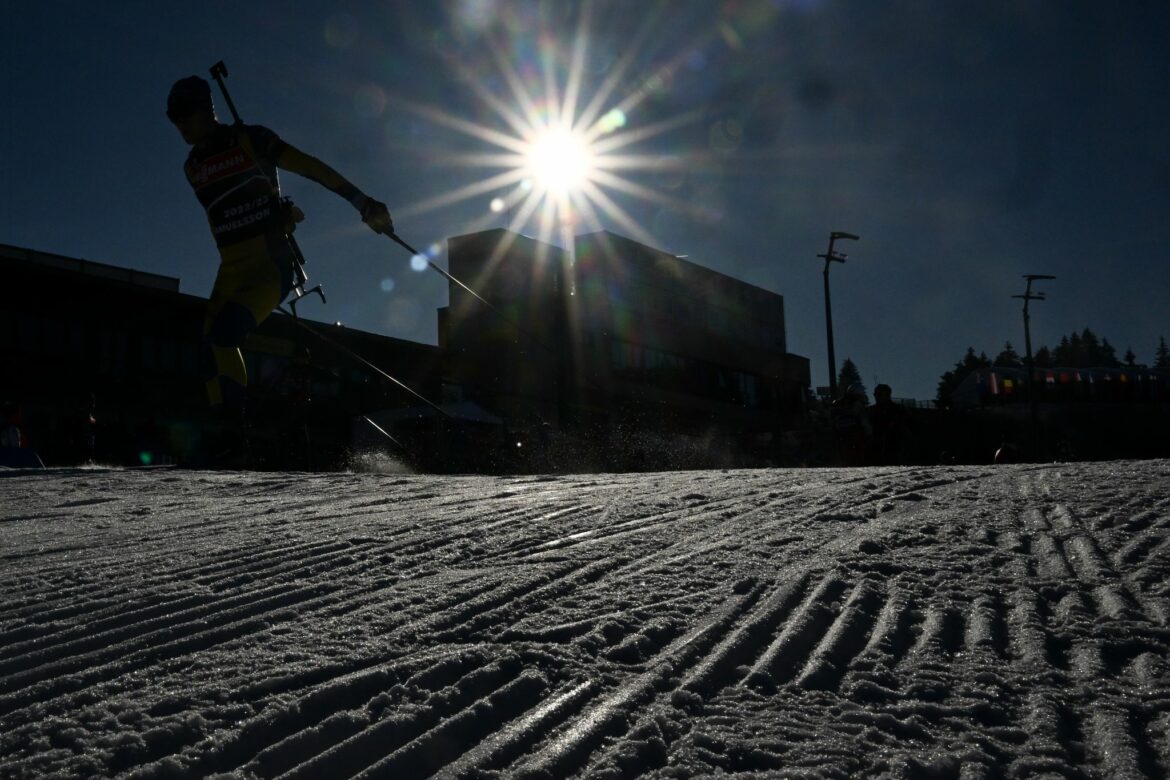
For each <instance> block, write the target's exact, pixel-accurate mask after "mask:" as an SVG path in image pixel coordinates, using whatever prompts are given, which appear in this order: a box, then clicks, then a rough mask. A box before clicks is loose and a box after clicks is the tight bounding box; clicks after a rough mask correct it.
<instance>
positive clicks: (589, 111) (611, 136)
mask: <svg viewBox="0 0 1170 780" xmlns="http://www.w3.org/2000/svg"><path fill="white" fill-rule="evenodd" d="M590 23H591V4H590V3H584V4H582V6H581V10H580V14H579V17H578V24H577V28H576V31H575V33H574V34H573V35H572V39H571V42H569V45H565V42H564V41H561V40H559V39H558V37H557V36H556V35H555V34H553V33H552V32H550V30H548V29H543V30H540V31H539V33H537V34H536V35H535V36H533V37H532V38H531V39H529V40H524V41H520V40H516V34H514V33H506V34H503V35H504V37H499V36H497V37H492V36H490V35H485V40H487V42H488V45H489V52H490V54H491V58H492V62H493V64H494V66H495V69H496V71H497V72H496V73H492V74H490V77H489V76H488V75H486V74H485V73H484V72H483V69H475V68H473V67H471V66H469V65H468V64H467V63H466V61H464V60H462V59H456V58H455V57H454V56H452V57H450V58H448V59H447V61H446V64H447V66H448V67H449V68H450V69H451V70H452V71H453V73H454V75H455V76H456V78H457V79H458V81H459V82H460V83H462V84H464V85H466V86H467V87H468V88H469V89H470V90H471V91H472V93H473V94H474V96H475V97H476V99H477V100H479V101H480V102H481V103H482V104H483V105H484V106H486V107H487V108H488V109H490V111H491V113H492V115H493V116H494V117H495V118H496V119H497V120H498V122H497V123H496V124H495V125H494V126H493V125H489V124H486V123H484V122H473V121H470V120H468V119H465V118H463V117H461V116H458V115H456V114H454V113H452V112H451V111H449V110H447V109H445V108H441V107H438V106H435V105H430V104H420V103H412V102H409V101H402V100H395V101H394V102H395V103H396V104H397V105H398V106H399V107H400V108H404V109H406V110H408V111H410V112H411V113H413V114H415V115H416V116H419V117H421V118H423V119H425V120H427V121H428V122H432V123H434V124H436V125H439V126H442V127H445V128H448V129H451V130H455V131H457V132H459V133H461V134H464V135H465V136H469V137H471V138H474V139H476V140H478V141H479V142H481V143H482V144H483V147H484V149H485V151H481V152H470V153H469V152H452V153H442V154H439V155H438V156H437V160H436V162H438V163H441V164H445V165H449V166H456V167H462V168H466V169H470V170H474V169H479V170H483V171H486V172H487V173H486V174H485V175H484V176H483V177H482V178H477V179H474V180H472V181H468V182H466V183H464V184H462V185H460V186H458V187H456V188H454V189H452V190H450V191H448V192H443V193H440V194H438V195H435V196H432V197H430V198H427V199H425V200H421V201H419V202H416V203H413V204H407V205H406V206H405V207H401V208H399V209H397V210H396V214H397V215H399V216H403V217H405V216H411V215H415V214H421V213H424V212H429V211H433V210H436V209H440V208H444V207H449V206H452V205H454V204H457V203H461V202H464V201H468V200H471V199H474V198H480V199H482V200H483V201H484V205H485V209H484V214H483V215H482V216H481V217H479V218H477V219H474V220H473V221H472V224H470V225H467V226H466V229H467V231H468V232H473V231H476V230H482V229H485V228H487V227H489V226H491V225H493V224H498V223H499V221H500V220H501V215H505V214H506V219H507V227H508V229H509V230H510V231H512V232H514V233H520V232H525V231H532V232H534V233H535V235H536V237H537V238H539V239H540V240H541V241H544V242H546V243H551V242H553V241H556V242H558V243H560V245H561V246H562V247H566V248H570V247H572V244H573V238H574V235H575V234H576V233H578V232H589V231H593V230H601V229H605V228H606V227H607V226H610V225H612V226H614V227H616V228H618V229H620V230H622V231H623V232H625V233H626V234H628V235H630V237H632V238H634V239H636V240H638V241H642V242H644V243H650V244H654V243H656V239H655V237H654V236H653V235H652V234H651V232H650V231H649V230H648V229H647V228H645V227H644V226H643V225H642V224H641V223H640V222H639V220H638V219H637V218H636V217H635V216H634V215H633V214H631V213H630V211H628V210H627V209H626V208H625V207H623V205H622V204H621V203H620V202H619V198H623V197H624V198H634V199H637V200H642V201H646V202H649V203H653V204H656V205H658V206H663V207H667V208H671V209H675V210H678V211H680V212H685V213H690V214H696V213H701V212H702V210H701V209H700V208H699V207H696V206H695V205H694V204H692V203H689V202H687V201H684V200H682V199H679V198H676V197H673V196H671V195H669V194H667V193H664V192H661V191H658V190H657V189H655V188H654V187H652V186H650V185H648V184H646V183H645V182H641V181H636V180H635V179H634V178H631V177H632V176H635V175H636V174H637V173H638V172H655V173H661V172H663V171H666V170H671V169H675V170H682V169H684V168H694V167H696V166H697V162H696V161H695V160H693V159H692V160H682V159H680V158H678V157H663V156H661V155H658V154H650V153H642V152H640V151H639V145H640V144H643V143H644V142H646V141H649V140H651V139H654V138H656V137H659V136H662V135H664V134H666V133H669V132H671V131H673V130H676V129H678V128H680V127H682V126H684V125H686V124H688V123H691V122H694V121H695V120H697V119H698V118H700V117H699V115H698V114H697V113H694V112H692V113H689V114H685V115H679V116H675V117H670V118H668V119H666V120H658V121H655V122H651V123H647V124H644V125H642V126H637V121H636V115H637V112H638V109H639V107H640V106H641V104H642V103H643V102H644V101H645V100H646V98H647V96H648V95H650V94H652V93H653V92H654V91H655V89H658V88H660V87H661V85H662V84H664V83H667V82H668V81H669V80H670V78H671V76H672V75H673V73H674V71H675V70H677V69H678V68H679V67H680V66H681V65H682V63H683V60H684V57H683V55H681V54H680V55H678V56H677V57H676V58H675V59H674V60H671V61H668V62H666V63H664V64H661V65H660V66H658V67H656V68H654V69H653V70H651V71H650V72H648V73H639V72H635V62H636V61H637V57H636V55H637V53H638V47H639V46H641V45H642V44H643V43H644V42H645V41H646V40H647V39H648V38H649V37H650V36H651V35H652V33H653V30H654V29H655V19H654V16H653V15H652V14H651V15H648V16H647V18H646V19H644V20H643V23H642V26H641V29H640V31H639V32H638V33H637V34H636V35H635V36H634V39H633V45H631V46H630V47H628V48H627V50H626V52H625V54H624V55H623V56H622V57H621V58H620V59H618V60H617V61H616V63H614V64H613V65H612V66H611V67H610V68H609V69H608V72H607V74H606V76H605V78H604V79H603V80H602V81H601V83H600V84H598V85H591V84H588V83H587V73H586V67H585V63H586V60H587V57H588V53H589V45H590V44H589V42H590V40H591V35H590V29H589V27H590ZM501 29H508V30H511V29H522V26H521V25H501ZM533 42H535V45H533ZM533 50H535V51H536V54H530V55H528V56H527V59H522V60H518V59H517V58H516V56H515V52H522V51H533ZM683 50H684V51H685V50H686V47H683ZM623 85H627V86H629V87H630V88H629V90H628V92H625V93H624V94H621V93H620V92H619V88H620V87H622V86H623Z"/></svg>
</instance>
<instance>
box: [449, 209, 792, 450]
mask: <svg viewBox="0 0 1170 780" xmlns="http://www.w3.org/2000/svg"><path fill="white" fill-rule="evenodd" d="M448 254H449V261H450V267H451V272H452V274H453V275H454V276H455V277H457V278H458V279H460V280H464V281H466V282H467V283H468V286H470V287H472V288H473V289H474V290H476V291H477V292H479V293H480V295H482V296H483V297H484V298H486V299H487V302H488V304H490V306H488V305H485V304H483V303H482V302H481V301H478V300H476V298H475V296H473V295H471V294H470V293H468V292H466V291H464V290H460V289H459V287H458V285H456V284H454V283H452V284H451V286H450V289H451V305H450V307H448V309H446V310H444V311H442V312H440V322H441V328H440V332H441V336H440V344H441V346H442V348H443V351H444V354H445V356H446V359H447V361H448V362H447V369H448V370H447V375H448V379H449V381H450V382H452V383H453V384H455V385H456V386H458V387H459V388H460V391H461V393H462V394H463V395H464V396H466V397H471V398H474V399H475V400H476V401H477V402H478V403H480V404H481V405H482V406H484V407H485V408H487V409H489V410H491V411H493V412H496V413H497V414H501V415H502V416H505V417H507V418H510V419H513V420H520V421H522V422H526V423H528V424H536V425H539V426H541V427H542V429H547V428H548V427H552V428H553V429H555V430H556V431H558V432H564V433H571V434H576V435H578V436H580V437H586V438H589V439H591V440H592V441H593V443H594V444H595V445H597V446H600V447H601V448H603V449H604V450H605V451H606V452H608V453H616V452H621V451H623V450H631V453H630V458H628V459H625V460H629V459H632V460H633V461H637V460H639V459H642V460H645V459H647V458H650V459H653V457H654V456H653V455H652V454H649V453H648V452H647V451H648V450H653V449H656V448H657V449H663V448H666V449H669V448H671V447H674V448H682V449H686V448H688V447H689V448H691V449H694V450H705V451H707V452H711V453H714V452H728V453H733V454H735V455H746V454H749V453H752V454H755V455H756V456H760V457H763V458H765V459H766V458H767V456H768V455H769V453H770V452H771V451H772V450H774V448H775V446H776V443H777V442H778V439H779V437H780V436H781V435H782V434H783V433H784V432H785V431H786V430H791V429H792V428H795V427H797V425H798V421H799V419H800V418H801V416H802V415H803V413H804V399H805V397H806V393H807V388H808V385H809V368H808V360H807V359H806V358H803V357H800V356H796V355H791V354H789V353H788V352H787V350H786V346H787V343H786V338H785V324H784V300H783V297H782V296H780V295H778V294H776V293H772V292H769V291H767V290H763V289H761V288H759V287H755V286H753V285H750V284H746V283H744V282H741V281H739V280H737V279H734V278H732V277H729V276H726V275H724V274H720V273H717V272H715V271H712V270H710V269H708V268H704V267H703V266H700V265H698V264H696V263H692V262H690V261H688V260H686V259H684V258H680V257H676V256H674V255H671V254H669V253H666V252H662V251H660V250H657V249H654V248H652V247H648V246H645V245H643V244H640V243H638V242H635V241H632V240H630V239H628V238H624V237H622V236H618V235H615V234H613V233H608V232H601V233H593V234H588V235H583V236H579V237H578V238H577V239H576V241H575V244H574V252H573V254H572V255H569V254H568V253H566V252H564V251H562V250H560V249H558V248H556V247H552V246H550V245H547V244H542V243H541V242H538V241H535V240H534V239H531V238H527V237H524V236H518V235H516V234H514V233H510V232H508V231H504V230H492V231H486V232H482V233H477V234H473V235H469V236H459V237H456V238H452V239H450V244H449V253H448ZM631 442H633V444H631ZM634 450H637V451H636V452H635V451H634ZM733 459H735V458H734V457H733ZM625 460H622V459H620V458H619V461H620V465H630V463H627V462H625ZM700 460H701V459H700ZM665 465H670V464H669V463H667V464H665Z"/></svg>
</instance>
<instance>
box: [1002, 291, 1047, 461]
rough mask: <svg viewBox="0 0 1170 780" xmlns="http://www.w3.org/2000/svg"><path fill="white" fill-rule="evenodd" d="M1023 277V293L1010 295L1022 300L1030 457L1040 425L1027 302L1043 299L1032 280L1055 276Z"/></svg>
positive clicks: (1036, 440)
mask: <svg viewBox="0 0 1170 780" xmlns="http://www.w3.org/2000/svg"><path fill="white" fill-rule="evenodd" d="M1024 278H1025V279H1027V280H1028V286H1027V287H1026V288H1025V289H1024V294H1023V295H1013V296H1012V297H1013V298H1020V299H1022V300H1023V301H1024V365H1025V366H1027V369H1028V382H1027V384H1026V385H1025V386H1026V387H1027V388H1028V414H1029V418H1030V419H1031V421H1032V457H1033V458H1035V457H1036V455H1037V454H1038V452H1039V439H1040V437H1039V430H1040V425H1039V421H1038V420H1037V416H1036V389H1035V388H1034V387H1033V384H1035V379H1036V376H1035V374H1036V370H1035V366H1034V365H1033V363H1032V328H1031V318H1030V317H1029V315H1028V304H1029V303H1031V302H1032V301H1042V300H1044V299H1045V296H1044V293H1042V292H1038V293H1034V292H1032V282H1035V281H1038V280H1040V279H1055V278H1056V277H1055V276H1048V275H1046V274H1024Z"/></svg>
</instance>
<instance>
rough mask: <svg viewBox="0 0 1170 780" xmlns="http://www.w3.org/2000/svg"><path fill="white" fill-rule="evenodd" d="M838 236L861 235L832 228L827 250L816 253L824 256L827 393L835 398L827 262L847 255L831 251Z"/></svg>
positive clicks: (834, 369) (835, 364)
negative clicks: (827, 355) (821, 253)
mask: <svg viewBox="0 0 1170 780" xmlns="http://www.w3.org/2000/svg"><path fill="white" fill-rule="evenodd" d="M839 238H847V239H849V240H850V241H858V240H860V238H861V237H860V236H855V235H853V234H852V233H843V232H841V231H839V230H834V231H833V232H832V233H830V234H829V249H828V251H827V252H825V253H824V254H823V255H817V257H823V258H825V332H826V333H827V334H828V338H829V393H830V394H831V395H832V397H833V398H834V399H836V398H837V355H836V353H835V352H834V350H833V305H832V303H831V302H830V298H829V264H830V263H844V262H845V258H846V257H848V256H849V255H847V254H845V253H844V252H834V251H833V244H834V243H836V241H837V239H839Z"/></svg>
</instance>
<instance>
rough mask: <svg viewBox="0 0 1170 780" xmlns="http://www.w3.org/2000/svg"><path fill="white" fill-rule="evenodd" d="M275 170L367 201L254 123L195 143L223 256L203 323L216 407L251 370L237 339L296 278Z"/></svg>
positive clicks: (194, 176) (236, 392) (235, 401)
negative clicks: (300, 176) (292, 174)
mask: <svg viewBox="0 0 1170 780" xmlns="http://www.w3.org/2000/svg"><path fill="white" fill-rule="evenodd" d="M277 168H283V169H284V170H288V171H292V172H293V173H297V174H300V175H302V176H305V177H307V178H309V179H312V180H313V181H316V182H318V183H319V184H321V185H322V186H324V187H327V188H328V189H330V190H332V191H333V192H336V193H337V194H338V195H341V196H342V197H344V198H345V199H346V200H348V201H349V202H350V203H351V204H353V205H354V207H355V208H357V209H358V210H359V211H361V210H363V208H364V206H365V204H366V203H368V202H369V199H368V198H367V197H366V196H365V195H364V194H362V192H361V191H360V190H358V189H357V187H355V186H354V185H352V184H350V183H349V182H348V181H347V180H346V179H345V178H344V177H343V176H341V175H340V174H339V173H337V172H336V171H334V170H333V169H332V168H330V167H329V166H328V165H325V163H323V162H321V161H320V160H318V159H317V158H315V157H312V156H311V155H308V154H305V153H304V152H302V151H300V150H298V149H297V148H296V147H294V146H291V145H289V144H287V143H285V142H284V141H282V140H281V139H280V138H279V137H278V136H277V135H276V133H274V132H272V131H271V130H269V129H267V128H265V127H261V126H259V125H244V124H237V125H223V124H221V125H219V126H218V127H217V128H216V130H215V132H214V133H213V134H212V136H211V138H210V139H209V140H208V141H207V142H206V143H201V144H199V145H197V146H196V147H194V148H192V150H191V153H190V154H189V155H188V157H187V161H186V163H185V165H184V172H185V173H186V175H187V181H189V182H190V184H191V187H192V188H193V189H194V190H195V195H196V197H197V198H198V199H199V202H200V203H201V204H202V205H203V208H204V209H205V210H206V211H207V219H208V222H209V224H210V226H211V232H212V235H213V236H214V237H215V243H216V246H217V248H218V249H219V256H220V264H219V272H218V274H217V275H216V278H215V285H214V287H213V288H212V291H211V299H210V301H209V302H208V306H207V315H206V317H205V319H204V326H203V335H204V349H203V353H204V357H203V375H204V379H205V380H206V382H207V396H208V400H209V401H210V402H211V404H212V405H213V406H219V405H221V404H229V405H231V406H233V407H234V406H241V407H242V406H243V404H244V400H245V397H246V394H247V384H248V375H247V369H246V368H245V366H244V359H243V356H242V355H241V354H240V345H241V344H242V343H243V341H244V339H245V338H246V337H247V335H248V333H250V332H251V331H252V330H253V329H255V328H256V326H257V325H259V324H260V323H261V322H263V321H264V319H265V318H266V317H267V316H268V315H269V313H271V311H272V310H273V309H274V308H275V307H276V306H277V305H278V304H279V303H280V302H281V301H283V300H284V299H285V297H286V296H287V295H288V293H289V291H290V290H291V289H292V286H293V284H294V276H293V273H294V268H295V262H296V260H295V256H294V253H293V250H292V247H291V245H290V243H289V242H290V238H289V235H290V233H291V231H292V229H293V222H292V218H291V215H290V214H289V213H288V209H287V208H285V206H284V205H283V204H282V203H281V199H280V183H279V179H278V177H277Z"/></svg>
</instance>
